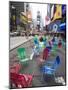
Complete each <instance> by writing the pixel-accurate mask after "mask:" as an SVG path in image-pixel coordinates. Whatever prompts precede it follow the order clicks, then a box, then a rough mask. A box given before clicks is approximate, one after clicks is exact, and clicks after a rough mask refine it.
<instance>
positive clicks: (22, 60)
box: [20, 58, 29, 62]
mask: <svg viewBox="0 0 68 90" xmlns="http://www.w3.org/2000/svg"><path fill="white" fill-rule="evenodd" d="M28 60H29V58H25V59H21V60H20V61H21V62H26V61H28Z"/></svg>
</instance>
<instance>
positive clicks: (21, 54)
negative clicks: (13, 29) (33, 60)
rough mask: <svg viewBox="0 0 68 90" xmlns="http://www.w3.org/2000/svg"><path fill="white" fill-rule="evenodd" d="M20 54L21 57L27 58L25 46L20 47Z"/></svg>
mask: <svg viewBox="0 0 68 90" xmlns="http://www.w3.org/2000/svg"><path fill="white" fill-rule="evenodd" d="M17 51H18V56H19V58H20V59H24V58H26V50H25V48H18V50H17Z"/></svg>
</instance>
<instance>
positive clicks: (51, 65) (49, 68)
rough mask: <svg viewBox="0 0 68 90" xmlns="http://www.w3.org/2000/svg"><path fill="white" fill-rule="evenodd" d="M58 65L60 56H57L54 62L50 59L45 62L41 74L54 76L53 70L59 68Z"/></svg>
mask: <svg viewBox="0 0 68 90" xmlns="http://www.w3.org/2000/svg"><path fill="white" fill-rule="evenodd" d="M59 65H60V57H59V56H57V57H56V60H55V61H54V62H51V61H49V62H47V63H46V65H45V66H43V67H42V68H41V71H42V73H43V74H48V75H54V76H55V72H56V70H57V69H58V68H59V67H58V66H59Z"/></svg>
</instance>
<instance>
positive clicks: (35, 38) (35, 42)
mask: <svg viewBox="0 0 68 90" xmlns="http://www.w3.org/2000/svg"><path fill="white" fill-rule="evenodd" d="M33 40H34V44H35V45H39V40H38V37H37V36H35V37H34V39H33Z"/></svg>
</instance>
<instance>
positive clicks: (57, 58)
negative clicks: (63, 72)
mask: <svg viewBox="0 0 68 90" xmlns="http://www.w3.org/2000/svg"><path fill="white" fill-rule="evenodd" d="M59 65H60V57H59V56H57V57H56V60H55V62H54V64H53V66H52V68H53V69H56V68H57V67H58V66H59Z"/></svg>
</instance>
